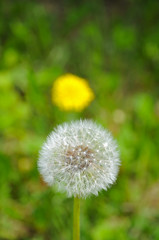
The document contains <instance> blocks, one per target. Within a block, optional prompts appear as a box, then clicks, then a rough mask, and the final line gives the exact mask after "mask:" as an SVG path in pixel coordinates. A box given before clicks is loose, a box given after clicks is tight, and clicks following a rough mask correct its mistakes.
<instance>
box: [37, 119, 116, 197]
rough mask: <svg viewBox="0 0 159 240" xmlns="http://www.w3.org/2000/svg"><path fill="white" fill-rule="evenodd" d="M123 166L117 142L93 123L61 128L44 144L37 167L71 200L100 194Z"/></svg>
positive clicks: (64, 125) (45, 178) (78, 123)
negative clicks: (121, 165)
mask: <svg viewBox="0 0 159 240" xmlns="http://www.w3.org/2000/svg"><path fill="white" fill-rule="evenodd" d="M119 164H120V160H119V152H118V149H117V144H116V141H115V140H113V138H112V136H111V134H110V133H109V132H108V131H107V130H105V129H104V128H103V127H101V126H98V125H96V123H94V122H93V121H91V120H83V121H82V120H80V121H74V122H71V123H64V124H62V125H59V126H58V127H57V128H56V129H55V131H53V132H52V133H51V134H50V135H49V136H48V138H47V140H46V142H45V143H44V145H43V147H42V149H41V151H40V157H39V160H38V168H39V171H40V173H41V175H42V176H43V178H44V181H45V182H47V183H48V184H49V185H51V186H52V185H54V184H56V185H57V187H58V189H59V191H63V192H66V193H67V195H68V196H69V197H71V196H74V197H76V196H78V197H83V198H85V197H87V196H88V195H90V194H95V195H98V192H99V191H100V190H102V189H105V190H107V188H108V187H109V186H110V185H112V184H113V183H114V182H115V180H116V177H117V174H118V166H119Z"/></svg>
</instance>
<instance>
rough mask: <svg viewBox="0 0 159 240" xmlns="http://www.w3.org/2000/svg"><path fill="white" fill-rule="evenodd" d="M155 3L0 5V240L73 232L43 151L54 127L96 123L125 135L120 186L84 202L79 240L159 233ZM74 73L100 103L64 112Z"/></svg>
mask: <svg viewBox="0 0 159 240" xmlns="http://www.w3.org/2000/svg"><path fill="white" fill-rule="evenodd" d="M158 12H159V2H158V0H157V1H156V0H153V1H152V0H147V1H143V0H138V1H137V0H119V1H117V0H116V1H111V0H105V1H101V0H98V1H94V0H92V1H84V0H82V1H73V0H68V1H66V0H63V1H62V0H59V1H54V0H52V1H51V0H50V1H49V0H41V1H40V0H39V1H31V0H23V1H22V0H14V1H9V0H1V1H0V56H1V57H0V130H1V134H0V137H1V138H0V146H1V147H0V239H1V240H4V239H18V240H20V239H21V240H27V239H34V240H44V239H45V240H46V239H47V240H51V239H54V240H56V239H58V240H67V239H71V238H72V205H73V199H71V198H67V197H66V196H65V195H64V194H60V193H57V192H56V191H55V189H51V188H49V187H47V186H46V185H45V184H44V182H43V181H42V179H41V178H40V176H39V173H38V171H37V159H38V152H39V149H40V148H41V145H42V143H43V141H44V140H45V139H46V136H47V135H48V133H49V132H50V131H51V130H52V129H53V127H55V126H56V125H57V124H59V123H62V122H63V121H70V120H72V119H79V118H91V119H95V120H96V121H97V122H98V123H100V124H102V125H103V126H105V127H106V128H108V129H109V130H110V131H112V133H113V135H114V137H115V138H116V139H117V140H118V143H119V146H120V151H121V160H122V166H121V168H120V173H119V177H118V180H117V183H116V184H115V185H114V186H113V187H112V188H111V189H109V190H108V191H107V192H104V191H103V192H101V193H100V194H99V196H98V197H94V196H92V197H90V198H88V199H86V200H82V202H81V239H82V240H91V239H92V240H116V239H118V240H127V239H130V240H134V239H142V240H151V239H153V240H154V239H159V178H158V176H159V98H158V96H159V21H158ZM67 72H71V73H73V74H76V75H78V76H80V77H83V78H85V79H87V80H88V81H89V84H90V86H91V88H92V89H93V91H94V93H95V100H94V101H93V102H92V103H91V104H90V106H89V107H88V108H86V109H85V110H84V111H83V112H81V113H74V112H62V111H60V110H59V109H58V108H57V107H56V106H54V105H53V104H52V101H51V88H52V84H53V82H54V80H55V79H56V78H57V77H59V76H60V75H62V74H64V73H67Z"/></svg>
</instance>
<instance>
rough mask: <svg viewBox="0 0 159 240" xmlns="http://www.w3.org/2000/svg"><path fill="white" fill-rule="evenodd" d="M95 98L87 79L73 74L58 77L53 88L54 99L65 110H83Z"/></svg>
mask: <svg viewBox="0 0 159 240" xmlns="http://www.w3.org/2000/svg"><path fill="white" fill-rule="evenodd" d="M93 99H94V93H93V91H92V89H91V88H90V87H89V85H88V83H87V81H86V80H85V79H82V78H80V77H78V76H75V75H73V74H70V73H68V74H65V75H63V76H61V77H59V78H57V79H56V80H55V82H54V85H53V88H52V101H53V103H54V104H55V105H57V106H58V107H59V108H61V109H62V110H65V111H71V110H72V111H78V112H80V111H82V110H83V109H84V108H85V107H87V106H88V105H89V104H90V102H91V101H92V100H93Z"/></svg>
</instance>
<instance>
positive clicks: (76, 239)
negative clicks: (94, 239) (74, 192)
mask: <svg viewBox="0 0 159 240" xmlns="http://www.w3.org/2000/svg"><path fill="white" fill-rule="evenodd" d="M73 240H80V199H79V198H78V197H75V198H74V209H73Z"/></svg>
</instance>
